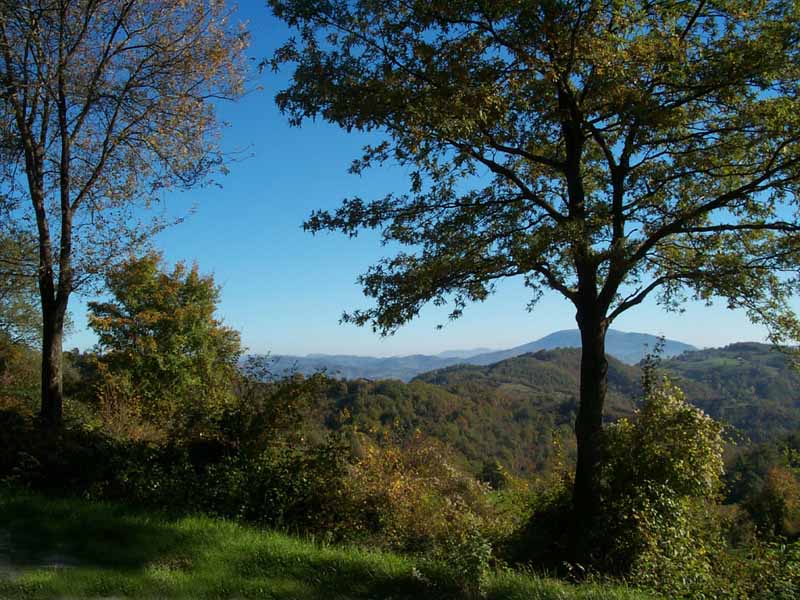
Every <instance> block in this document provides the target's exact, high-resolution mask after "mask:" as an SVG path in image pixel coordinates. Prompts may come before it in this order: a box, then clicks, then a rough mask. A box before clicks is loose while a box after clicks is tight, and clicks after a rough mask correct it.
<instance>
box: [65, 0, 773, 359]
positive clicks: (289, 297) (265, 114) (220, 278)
mask: <svg viewBox="0 0 800 600" xmlns="http://www.w3.org/2000/svg"><path fill="white" fill-rule="evenodd" d="M239 17H240V19H241V20H246V21H249V28H250V30H251V32H252V45H251V48H250V55H251V56H253V57H254V58H255V59H256V60H260V59H261V58H264V57H267V56H269V55H270V54H271V52H272V50H273V49H274V48H275V47H276V46H278V45H279V44H280V43H281V42H282V41H283V40H285V38H286V37H287V36H288V31H287V30H286V29H285V27H284V26H283V25H282V24H281V23H279V22H278V21H277V20H275V19H274V18H273V17H272V16H271V14H270V13H269V9H267V8H266V7H265V5H264V3H262V2H256V1H254V0H246V1H244V2H242V3H241V4H240V10H239ZM285 81H286V75H285V74H278V75H275V74H273V73H270V72H266V73H264V74H262V75H261V76H260V77H258V78H257V80H256V81H255V82H254V85H256V84H258V85H261V86H263V87H264V90H263V91H261V92H254V93H252V94H250V95H249V96H247V97H246V98H244V99H243V100H241V101H239V102H238V103H236V104H226V105H223V106H221V107H220V116H221V117H222V119H223V120H225V121H228V122H229V123H230V126H229V127H228V128H227V129H226V130H225V134H224V138H223V145H224V147H225V148H226V149H228V150H230V151H235V150H242V149H246V150H247V153H246V154H247V155H248V156H249V158H247V159H245V160H243V161H241V162H237V163H234V164H231V165H230V174H229V175H228V176H227V177H225V178H223V179H221V180H220V183H221V184H222V187H221V188H220V189H217V188H207V189H201V190H195V191H193V192H191V193H188V194H181V195H173V196H168V197H166V198H165V199H164V200H165V204H166V207H167V210H168V211H169V212H170V213H171V214H174V215H180V214H183V213H185V212H187V211H188V209H189V208H190V207H191V206H192V205H195V204H196V205H197V212H196V213H195V214H193V215H192V216H191V217H190V218H188V219H187V220H186V221H185V222H184V223H183V224H181V225H179V226H176V227H173V228H171V229H169V230H168V231H166V232H164V233H163V234H161V235H160V236H159V237H158V238H157V239H156V240H155V246H156V247H157V248H159V249H160V250H162V251H163V252H164V254H165V257H166V259H167V260H168V261H177V260H187V261H189V262H191V261H193V260H196V261H197V262H198V264H199V265H200V268H201V270H202V271H204V272H211V273H213V274H214V276H215V279H216V281H217V283H218V284H221V285H222V302H221V304H220V307H219V314H220V316H221V317H222V318H223V319H224V321H225V322H226V323H227V324H228V325H230V326H232V327H235V328H236V329H238V330H239V331H241V333H242V338H243V341H244V343H245V345H246V346H247V347H248V348H249V350H250V351H251V352H259V353H261V352H272V353H275V354H307V353H312V352H324V353H346V354H362V355H376V356H378V355H381V356H383V355H395V354H416V353H420V354H429V353H436V352H440V351H443V350H447V349H463V348H473V347H477V346H482V347H491V348H507V347H511V346H515V345H519V344H522V343H525V342H528V341H531V340H534V339H536V338H539V337H541V336H543V335H547V334H548V333H551V332H553V331H555V330H558V329H570V328H574V327H575V320H574V315H573V311H572V309H571V307H570V305H569V304H568V303H567V302H566V301H565V300H563V299H562V298H561V297H560V296H558V295H556V294H550V295H546V296H545V297H544V298H543V299H542V300H541V301H540V303H539V304H538V305H537V306H536V309H535V311H534V312H532V313H528V312H526V310H525V306H526V304H527V302H528V299H529V293H528V290H526V289H525V288H524V286H523V285H522V283H521V281H517V280H509V281H506V282H502V283H500V284H499V285H498V290H497V294H495V295H494V296H493V297H491V298H490V299H489V300H488V301H486V302H485V303H483V304H481V305H475V306H470V307H468V309H467V310H466V311H465V314H464V316H463V317H462V318H461V319H459V320H458V321H455V322H453V323H448V324H447V325H446V326H445V328H444V329H442V330H437V329H436V324H437V323H441V322H444V321H445V320H446V313H447V311H446V310H441V309H437V308H435V307H433V306H431V307H429V308H428V309H427V310H424V311H423V313H422V315H421V317H420V318H419V319H418V320H417V321H415V322H414V323H411V324H409V325H407V326H406V327H405V328H403V329H402V330H401V331H399V332H398V333H397V334H396V335H394V336H392V337H389V338H384V339H382V338H380V337H379V336H378V335H376V334H373V333H372V331H371V330H369V329H368V328H357V327H355V326H353V325H340V324H339V318H340V316H341V314H342V311H343V310H345V309H352V308H356V307H364V306H366V305H367V304H368V299H366V298H364V297H363V296H362V294H361V289H360V288H359V286H358V285H357V284H356V277H357V276H358V275H359V274H360V273H362V272H363V271H364V270H365V269H366V268H367V267H368V266H369V265H370V264H372V263H374V262H375V261H376V260H377V259H379V258H380V257H381V256H382V255H383V250H384V249H382V248H381V247H380V245H379V243H378V240H377V236H376V235H374V234H370V233H366V234H363V235H362V236H359V237H358V238H356V239H348V238H347V237H346V236H343V235H336V234H325V235H317V236H312V235H310V234H307V233H305V232H303V231H302V227H301V225H302V222H303V220H304V219H305V218H306V217H308V215H309V214H310V212H311V211H312V210H314V209H320V208H334V207H335V206H337V205H338V204H339V203H340V201H341V200H342V199H343V198H345V197H348V196H353V195H361V196H362V197H366V198H369V197H376V196H379V195H383V194H385V193H386V192H389V191H396V192H402V191H404V190H405V189H406V186H407V181H406V179H405V177H404V174H403V172H402V171H401V170H400V169H380V170H374V171H372V172H370V173H368V174H367V175H364V176H362V177H357V176H353V175H349V174H348V173H347V168H348V166H349V163H350V161H351V159H352V158H354V157H356V156H358V154H359V149H360V147H361V145H362V144H363V143H364V142H365V141H366V140H367V138H366V137H365V136H363V135H359V134H355V133H353V134H348V133H346V132H344V131H341V130H339V129H338V128H335V127H333V126H329V125H326V124H324V123H320V122H317V123H313V124H312V123H309V124H306V125H304V126H303V127H302V128H300V129H298V128H291V127H289V125H288V124H287V123H286V119H285V118H284V117H282V116H281V115H280V114H279V112H278V110H277V109H276V108H275V104H274V102H273V97H274V95H275V93H276V92H277V91H278V90H279V89H280V88H281V87H282V85H283V84H284V83H285ZM86 300H87V298H74V301H73V302H72V305H71V311H72V314H73V316H74V320H75V331H74V333H73V334H72V335H71V336H70V338H69V339H68V340H67V346H68V347H72V346H78V347H81V348H87V347H90V346H91V345H92V344H93V343H94V338H93V336H92V334H91V332H89V331H87V330H86V329H85V323H86V318H85V312H86V308H85V301H86ZM686 309H687V310H686V312H685V313H683V314H680V315H676V314H669V313H665V312H663V311H662V310H661V309H660V308H658V307H657V306H656V305H655V303H654V302H652V301H651V302H648V303H645V304H643V305H641V306H639V307H637V308H634V309H633V310H632V311H629V312H628V313H627V314H625V315H623V316H622V317H621V318H620V319H618V320H617V321H616V322H615V324H614V327H615V328H617V329H621V330H624V331H639V332H644V333H652V334H657V335H661V334H663V335H666V336H667V337H670V338H673V339H678V340H681V341H685V342H688V343H691V344H695V345H697V346H719V345H723V344H727V343H730V342H734V341H741V340H762V339H763V337H764V331H763V329H761V328H759V327H755V326H753V325H751V324H750V323H749V322H748V320H747V318H746V316H745V315H744V314H742V313H740V312H732V311H729V310H726V309H725V308H724V304H723V303H720V304H719V305H718V306H715V307H711V308H707V307H704V306H702V305H699V304H691V305H687V306H686Z"/></svg>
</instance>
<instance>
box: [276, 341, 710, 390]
mask: <svg viewBox="0 0 800 600" xmlns="http://www.w3.org/2000/svg"><path fill="white" fill-rule="evenodd" d="M658 341H659V338H658V337H657V336H654V335H650V334H646V333H626V332H624V331H618V330H616V329H610V330H609V331H608V333H607V334H606V352H607V353H608V354H609V355H610V356H613V357H615V358H617V359H618V360H620V361H622V362H625V363H628V364H636V363H638V362H639V361H640V360H642V358H644V357H645V355H646V354H647V353H648V352H652V350H653V349H654V348H655V346H656V344H657V343H658ZM578 347H580V332H579V331H578V330H577V329H566V330H563V331H556V332H555V333H551V334H550V335H547V336H545V337H543V338H541V339H538V340H536V341H533V342H530V343H528V344H523V345H521V346H516V347H514V348H509V349H507V350H495V351H491V350H489V349H488V348H475V349H472V350H450V351H447V352H442V353H440V354H437V355H433V356H430V355H425V354H413V355H410V356H390V357H385V358H377V357H371V356H350V355H330V354H309V355H307V356H288V355H277V356H272V357H271V360H272V370H273V372H275V373H277V374H281V373H285V372H289V371H296V372H299V373H303V374H305V375H310V374H312V373H316V372H319V371H325V372H326V373H327V374H328V375H329V376H332V377H337V378H343V379H372V380H377V379H400V380H402V381H409V380H411V379H413V378H414V377H416V376H417V375H420V374H421V373H426V372H428V371H433V370H436V369H444V368H447V367H451V366H453V365H459V364H468V365H491V364H494V363H496V362H499V361H502V360H506V359H509V358H513V357H515V356H520V355H522V354H527V353H530V352H537V351H539V350H552V349H555V348H578ZM687 350H696V348H695V347H694V346H691V345H690V344H685V343H683V342H678V341H675V340H664V344H663V348H662V351H661V356H662V357H664V358H670V357H673V356H677V355H679V354H681V353H683V352H685V351H687Z"/></svg>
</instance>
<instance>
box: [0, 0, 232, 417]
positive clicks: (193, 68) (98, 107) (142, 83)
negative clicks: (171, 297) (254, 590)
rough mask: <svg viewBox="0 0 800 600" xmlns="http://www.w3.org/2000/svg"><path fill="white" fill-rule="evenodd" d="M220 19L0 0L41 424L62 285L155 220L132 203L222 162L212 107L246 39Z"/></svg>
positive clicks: (8, 129) (189, 181) (219, 14)
mask: <svg viewBox="0 0 800 600" xmlns="http://www.w3.org/2000/svg"><path fill="white" fill-rule="evenodd" d="M228 18H229V14H228V12H227V10H226V8H225V5H224V2H223V1H221V0H203V1H199V2H185V1H181V0H166V1H164V0H36V1H33V2H24V3H23V2H14V1H3V2H2V3H0V84H1V85H2V88H0V89H1V90H2V91H1V92H0V120H1V121H2V124H3V127H2V142H3V143H2V148H3V151H2V154H0V157H1V160H0V164H2V166H3V167H4V175H5V179H4V186H5V189H7V190H8V196H9V197H10V198H11V199H12V200H14V201H15V203H16V207H17V208H16V212H14V213H13V214H15V215H16V218H18V219H19V221H20V223H21V224H23V223H26V222H30V223H32V226H33V227H32V228H33V232H34V234H35V239H36V240H37V245H38V267H37V271H38V272H37V276H38V288H39V296H40V303H41V310H42V321H43V326H42V399H41V416H42V419H43V421H44V422H45V423H46V424H49V425H57V424H59V423H60V421H61V414H62V377H61V351H62V350H61V349H62V337H63V325H64V318H65V315H66V312H67V305H68V301H69V297H70V295H71V294H72V292H73V291H74V290H76V289H77V288H78V287H80V286H81V285H82V284H85V283H86V282H87V281H89V280H90V279H92V278H93V277H95V276H96V275H97V274H98V273H100V272H101V271H102V270H103V269H104V268H105V267H107V266H108V265H110V264H112V263H113V262H114V261H115V260H116V259H118V258H119V257H122V256H125V254H126V249H127V248H129V247H131V246H133V247H136V246H138V245H140V244H141V243H142V242H143V241H144V240H145V239H146V238H147V235H148V234H149V233H152V232H153V231H155V230H157V229H158V228H159V227H161V226H163V224H164V222H163V220H162V219H158V218H156V219H154V220H143V218H142V212H141V211H140V210H137V207H141V206H145V207H150V206H151V205H152V204H153V203H154V202H157V201H158V199H159V194H160V193H162V192H163V191H164V190H166V189H169V188H191V187H193V186H195V185H198V184H201V183H204V182H206V181H208V179H209V177H211V176H212V174H213V173H214V172H215V171H218V170H219V169H220V167H222V156H221V154H220V152H219V149H218V146H217V144H216V139H217V135H218V132H219V125H220V124H219V122H218V121H217V120H216V118H215V112H214V105H213V101H214V100H217V99H221V98H232V97H235V96H237V95H239V94H240V93H241V90H242V74H243V64H244V63H243V50H244V48H245V46H246V36H245V34H244V32H242V31H239V30H237V29H235V28H232V27H231V26H230V25H229V23H228Z"/></svg>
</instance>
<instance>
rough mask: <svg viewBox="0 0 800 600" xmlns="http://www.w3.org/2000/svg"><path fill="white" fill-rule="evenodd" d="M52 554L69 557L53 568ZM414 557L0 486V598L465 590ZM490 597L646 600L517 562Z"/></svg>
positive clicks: (287, 599)
mask: <svg viewBox="0 0 800 600" xmlns="http://www.w3.org/2000/svg"><path fill="white" fill-rule="evenodd" d="M54 563H60V564H61V565H62V566H60V567H54V566H53V564H54ZM413 567H414V563H413V561H412V560H411V559H409V558H405V557H401V556H397V555H394V554H390V553H382V552H373V551H367V550H363V549H359V548H353V547H335V546H325V545H320V544H315V543H313V542H311V541H307V540H301V539H297V538H294V537H290V536H287V535H283V534H278V533H274V532H265V531H261V530H258V529H254V528H250V527H245V526H241V525H237V524H235V523H231V522H226V521H221V520H216V519H211V518H207V517H202V516H192V517H181V518H169V517H167V516H165V515H160V514H153V513H147V512H143V511H140V510H133V509H131V508H128V507H126V506H124V505H118V504H105V503H94V502H87V501H82V500H76V499H48V498H43V497H41V496H38V495H31V494H25V493H18V492H8V491H4V492H0V598H3V599H9V600H11V599H14V598H60V599H62V598H63V599H66V598H112V597H113V598H187V599H188V598H192V599H200V598H265V599H267V598H271V599H276V600H311V599H316V598H320V599H325V600H336V599H351V598H352V599H364V600H366V599H372V600H376V599H384V598H385V599H398V600H399V599H403V598H408V599H411V598H413V599H414V600H428V599H434V598H458V597H459V596H458V594H457V593H456V592H453V591H449V592H447V591H445V590H442V589H436V588H435V587H433V586H431V585H430V584H426V583H424V582H423V581H421V580H420V578H419V577H415V575H414V569H413ZM488 597H489V598H492V599H497V600H499V599H501V598H502V599H506V600H523V599H525V600H533V599H551V598H552V599H556V598H558V599H568V598H580V599H584V600H638V599H641V598H644V596H643V595H642V594H640V593H638V592H634V591H631V590H626V589H623V588H612V587H606V586H589V585H586V586H570V585H568V584H564V583H561V582H558V581H555V580H551V579H542V578H536V577H530V576H526V575H522V574H516V573H511V572H505V573H500V574H497V575H494V576H493V577H492V579H491V582H490V586H489V594H488Z"/></svg>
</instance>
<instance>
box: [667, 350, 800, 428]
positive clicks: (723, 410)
mask: <svg viewBox="0 0 800 600" xmlns="http://www.w3.org/2000/svg"><path fill="white" fill-rule="evenodd" d="M663 368H664V369H665V370H666V371H667V372H669V373H670V374H672V375H673V376H674V377H675V378H676V380H677V381H678V383H679V384H680V385H681V386H682V387H683V388H684V390H685V391H686V395H687V397H688V398H689V399H690V400H691V401H692V402H693V403H694V404H695V405H697V406H699V407H701V408H702V409H703V410H705V411H706V412H708V413H709V414H710V415H712V416H713V417H715V418H717V419H720V420H722V421H724V422H726V423H729V424H731V425H733V426H735V427H736V428H738V429H739V430H741V431H742V432H743V433H745V434H746V435H747V436H748V437H749V438H750V439H752V440H753V441H757V442H758V441H765V440H768V439H771V438H773V437H776V436H782V435H786V434H791V433H793V432H796V431H798V430H800V373H798V370H797V369H796V368H795V367H794V366H793V365H792V357H791V356H790V355H789V354H786V353H784V352H780V351H777V350H774V349H773V348H772V347H771V346H769V345H767V344H757V343H754V342H746V343H738V344H731V345H729V346H726V347H724V348H714V349H710V350H697V351H694V352H687V353H685V354H682V355H681V356H679V357H675V358H672V359H670V360H667V361H664V363H663Z"/></svg>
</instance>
